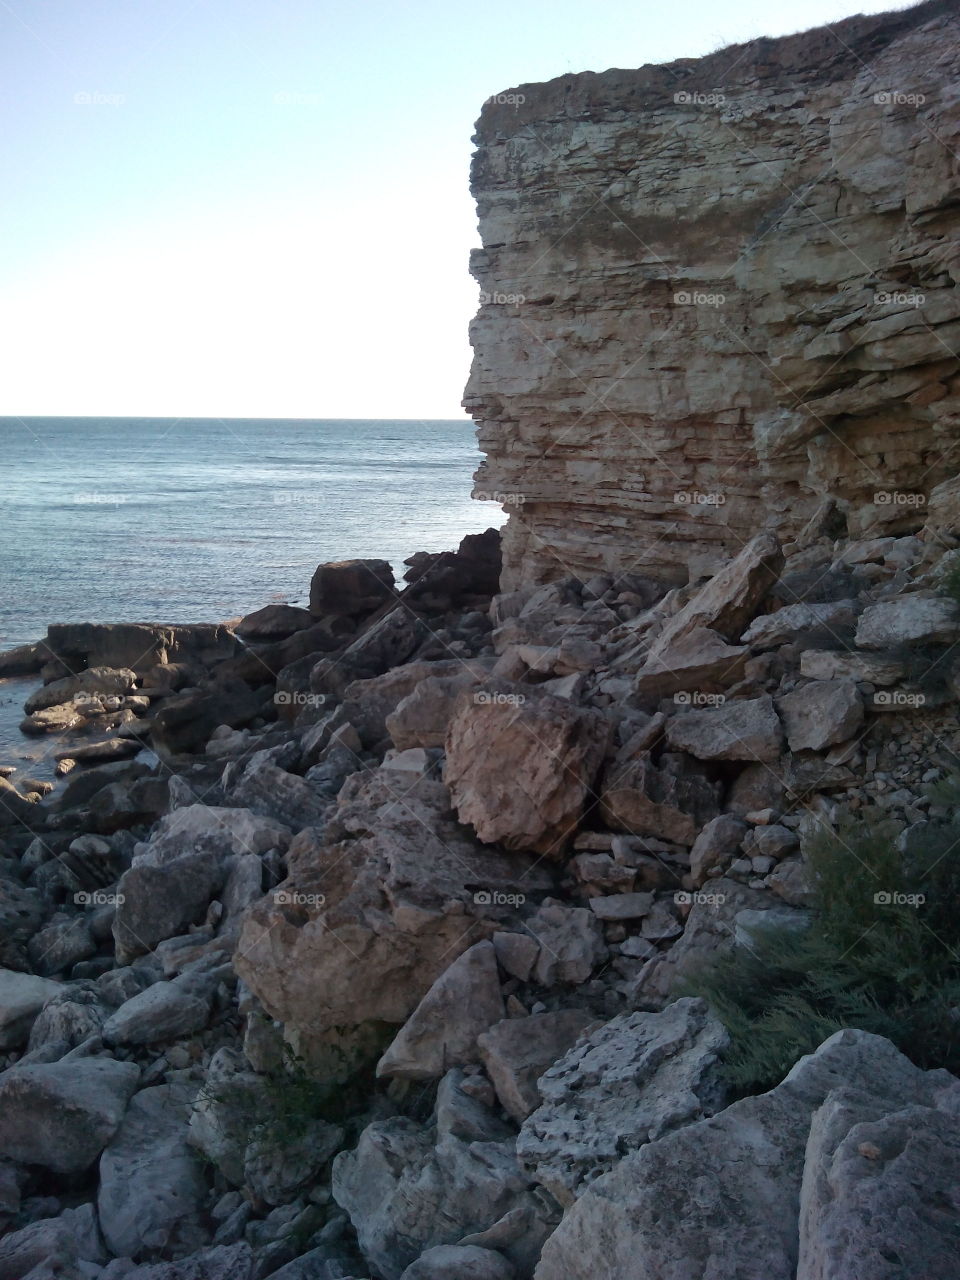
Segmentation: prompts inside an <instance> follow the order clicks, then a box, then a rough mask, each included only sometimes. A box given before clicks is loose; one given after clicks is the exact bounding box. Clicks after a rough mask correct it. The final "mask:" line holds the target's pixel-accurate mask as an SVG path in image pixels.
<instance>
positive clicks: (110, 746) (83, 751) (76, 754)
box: [53, 738, 143, 764]
mask: <svg viewBox="0 0 960 1280" xmlns="http://www.w3.org/2000/svg"><path fill="white" fill-rule="evenodd" d="M142 750H143V743H142V742H138V741H137V739H136V738H105V739H104V741H103V742H91V743H90V745H89V746H86V747H77V746H74V747H70V748H69V749H68V750H66V751H57V752H56V753H55V755H54V757H53V758H54V759H55V760H58V761H64V760H73V761H74V762H75V763H76V764H91V763H96V764H99V763H101V762H104V761H108V760H128V759H129V758H130V757H131V756H135V755H137V753H138V752H140V751H142Z"/></svg>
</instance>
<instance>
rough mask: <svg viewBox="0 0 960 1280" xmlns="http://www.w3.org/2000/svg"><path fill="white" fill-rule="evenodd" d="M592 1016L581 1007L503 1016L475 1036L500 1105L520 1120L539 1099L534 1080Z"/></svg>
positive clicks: (574, 1040)
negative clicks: (501, 1020)
mask: <svg viewBox="0 0 960 1280" xmlns="http://www.w3.org/2000/svg"><path fill="white" fill-rule="evenodd" d="M595 1025H596V1019H595V1018H594V1017H593V1016H592V1015H591V1014H589V1013H586V1012H584V1011H583V1010H582V1009H559V1010H557V1011H556V1012H555V1013H532V1014H530V1015H529V1016H528V1017H526V1018H507V1019H505V1020H504V1021H503V1022H498V1023H497V1025H496V1026H495V1027H491V1028H490V1030H489V1031H486V1032H484V1034H483V1035H482V1036H480V1038H479V1042H478V1043H479V1045H480V1056H481V1058H482V1059H483V1064H484V1066H485V1067H486V1069H487V1075H488V1076H489V1077H490V1079H491V1080H492V1081H493V1087H494V1089H496V1091H497V1097H498V1098H499V1100H500V1104H501V1106H502V1107H503V1108H504V1110H505V1111H506V1112H507V1113H508V1114H509V1115H511V1116H512V1117H513V1118H514V1120H516V1121H517V1123H518V1124H519V1123H522V1122H523V1121H524V1120H525V1119H526V1118H527V1116H528V1115H529V1114H530V1112H531V1111H533V1110H535V1109H536V1107H537V1106H539V1104H540V1094H539V1092H538V1091H537V1081H538V1080H539V1078H540V1077H541V1076H542V1075H543V1073H544V1072H545V1071H546V1070H547V1068H548V1067H551V1066H553V1064H554V1063H555V1062H556V1061H557V1059H558V1058H560V1057H562V1056H563V1054H564V1053H566V1052H567V1050H568V1049H569V1048H570V1047H571V1045H573V1044H574V1043H575V1042H576V1040H577V1038H578V1036H580V1035H582V1034H583V1032H584V1031H585V1030H586V1029H587V1028H588V1027H593V1026H595Z"/></svg>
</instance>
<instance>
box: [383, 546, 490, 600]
mask: <svg viewBox="0 0 960 1280" xmlns="http://www.w3.org/2000/svg"><path fill="white" fill-rule="evenodd" d="M404 564H406V565H409V568H408V569H407V572H406V573H405V574H404V575H403V576H404V579H405V581H406V582H408V583H409V584H410V585H409V586H408V587H407V588H406V589H405V590H404V593H403V598H404V600H405V601H409V602H410V603H412V604H415V605H417V606H418V607H427V608H429V607H434V608H442V609H450V608H454V607H456V606H460V607H463V605H464V604H465V603H467V602H471V603H475V604H476V605H478V606H479V605H481V604H482V603H483V602H484V601H485V600H486V599H489V597H490V596H492V595H493V594H494V592H496V591H497V590H498V589H499V586H500V569H501V561H500V530H499V529H485V530H484V532H483V533H468V534H467V535H466V536H465V537H464V538H462V539H461V541H460V545H459V546H458V547H457V550H456V551H441V552H440V553H439V554H437V553H436V552H432V551H418V552H415V553H414V555H412V556H410V558H409V559H408V560H405V561H404Z"/></svg>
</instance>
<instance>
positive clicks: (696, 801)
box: [600, 744, 720, 846]
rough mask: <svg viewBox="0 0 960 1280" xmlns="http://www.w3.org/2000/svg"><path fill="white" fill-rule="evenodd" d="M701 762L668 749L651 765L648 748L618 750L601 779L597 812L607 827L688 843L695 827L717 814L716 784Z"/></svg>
mask: <svg viewBox="0 0 960 1280" xmlns="http://www.w3.org/2000/svg"><path fill="white" fill-rule="evenodd" d="M702 768H703V766H702V765H699V764H696V762H694V761H692V760H690V758H689V757H688V756H686V755H679V754H677V753H675V752H667V753H665V754H664V755H663V756H661V758H660V763H659V765H656V764H654V762H653V760H652V758H651V756H650V753H649V751H641V752H639V753H637V754H631V753H630V745H629V744H628V745H627V748H625V749H624V751H621V752H620V753H618V755H617V756H616V757H615V759H614V760H613V761H612V762H611V763H610V764H609V765H608V767H607V769H606V770H605V773H604V777H603V786H602V792H601V797H600V811H601V813H602V815H603V817H604V820H605V822H606V823H607V825H608V826H610V827H612V828H613V829H614V830H615V831H626V832H629V833H630V834H631V835H636V836H656V837H658V838H660V839H662V840H668V841H671V842H673V843H676V844H681V845H688V846H689V845H692V844H693V842H694V840H695V839H696V836H697V832H698V831H699V830H700V828H701V827H702V826H703V825H704V823H707V822H709V821H710V819H711V818H715V817H716V816H717V813H718V812H719V794H720V790H719V786H718V785H717V784H716V783H713V782H710V781H708V779H707V778H706V777H704V775H703V773H702Z"/></svg>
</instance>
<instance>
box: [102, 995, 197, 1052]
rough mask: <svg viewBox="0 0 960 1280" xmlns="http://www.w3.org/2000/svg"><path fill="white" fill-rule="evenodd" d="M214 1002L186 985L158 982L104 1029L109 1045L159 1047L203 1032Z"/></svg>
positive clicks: (131, 1002)
mask: <svg viewBox="0 0 960 1280" xmlns="http://www.w3.org/2000/svg"><path fill="white" fill-rule="evenodd" d="M211 1008H212V1005H211V1000H210V997H209V995H204V994H200V993H198V992H196V991H195V990H194V991H192V990H190V989H188V988H187V987H186V986H185V985H184V984H182V983H178V982H176V981H174V982H157V983H155V984H154V985H153V986H152V987H147V989H146V990H145V991H141V992H140V993H139V994H138V995H135V996H133V997H132V998H131V999H129V1000H127V1001H126V1002H125V1003H124V1004H122V1005H121V1006H120V1008H119V1009H118V1010H117V1011H116V1013H114V1014H112V1015H111V1016H110V1017H109V1018H108V1019H107V1021H106V1022H105V1023H104V1026H103V1038H104V1040H105V1041H106V1042H107V1043H108V1044H119V1045H134V1044H157V1043H159V1042H163V1041H168V1040H177V1039H179V1038H180V1037H181V1036H189V1035H192V1034H193V1032H195V1031H200V1030H201V1029H202V1028H203V1027H205V1026H206V1025H207V1022H208V1021H209V1020H210V1013H211Z"/></svg>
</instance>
